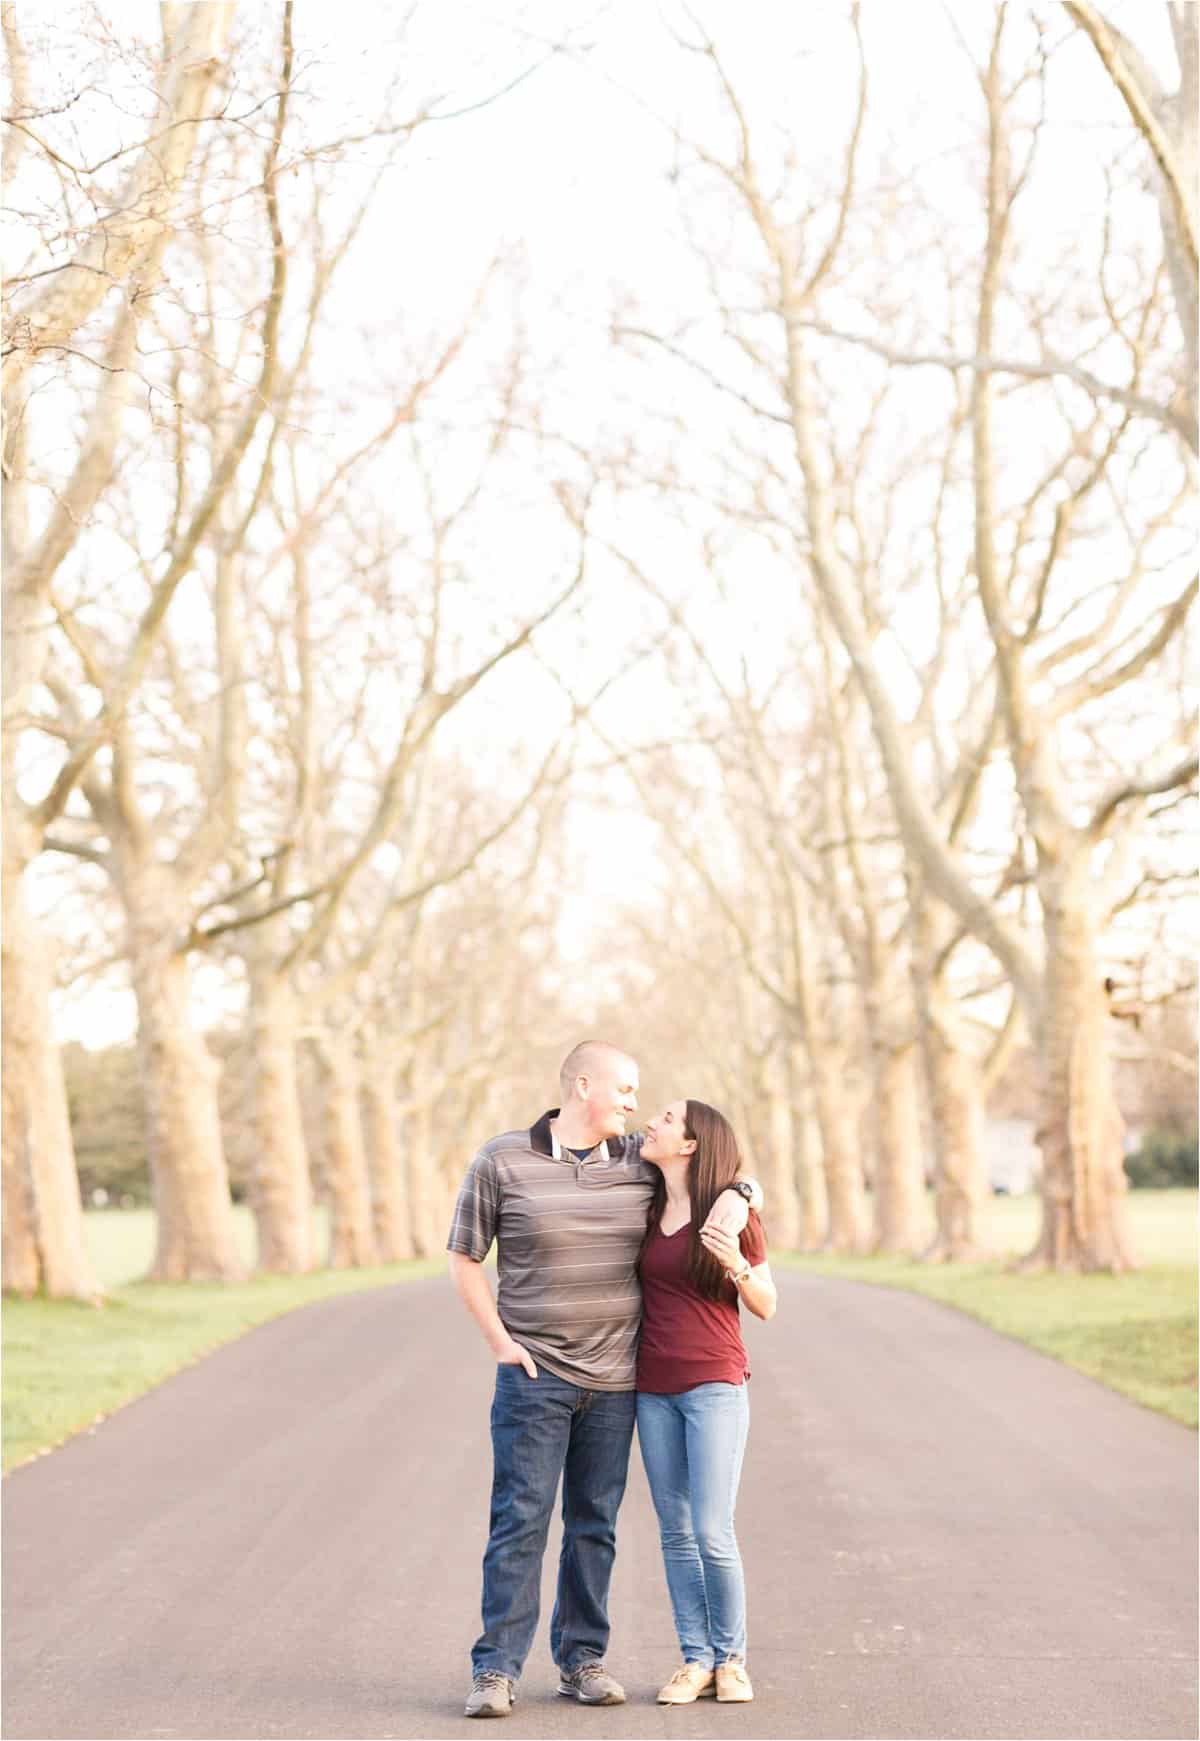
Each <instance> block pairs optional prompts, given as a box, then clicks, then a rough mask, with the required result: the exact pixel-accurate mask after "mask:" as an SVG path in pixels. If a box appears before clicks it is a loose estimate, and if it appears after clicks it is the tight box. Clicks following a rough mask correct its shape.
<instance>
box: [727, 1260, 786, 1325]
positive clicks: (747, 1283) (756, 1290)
mask: <svg viewBox="0 0 1200 1741" xmlns="http://www.w3.org/2000/svg"><path fill="white" fill-rule="evenodd" d="M739 1275H740V1276H741V1278H742V1279H741V1280H739V1279H738V1277H739ZM730 1280H731V1281H732V1282H733V1284H734V1286H735V1287H736V1288H737V1291H738V1298H739V1299H740V1300H741V1302H742V1304H743V1305H744V1306H745V1308H746V1310H747V1311H748V1312H753V1313H754V1316H755V1317H756V1318H761V1319H762V1320H763V1321H764V1323H765V1322H766V1321H767V1320H768V1319H770V1318H773V1317H774V1316H775V1308H776V1306H777V1305H778V1304H779V1295H778V1294H777V1293H776V1291H775V1283H774V1282H773V1281H772V1280H771V1266H770V1264H769V1263H758V1264H755V1265H754V1267H753V1269H751V1267H750V1265H749V1264H748V1263H747V1262H746V1261H745V1259H744V1258H743V1260H742V1268H741V1270H740V1271H736V1270H735V1271H734V1274H733V1275H732V1276H731V1277H730Z"/></svg>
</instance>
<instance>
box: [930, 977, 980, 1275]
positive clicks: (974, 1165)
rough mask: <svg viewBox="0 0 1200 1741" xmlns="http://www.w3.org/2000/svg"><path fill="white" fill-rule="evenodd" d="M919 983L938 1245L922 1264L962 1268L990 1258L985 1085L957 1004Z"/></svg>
mask: <svg viewBox="0 0 1200 1741" xmlns="http://www.w3.org/2000/svg"><path fill="white" fill-rule="evenodd" d="M918 949H919V944H918ZM916 953H917V951H916V950H914V963H916ZM914 976H915V990H916V998H917V1014H918V1018H919V1020H920V1024H921V1053H922V1057H923V1059H924V1064H925V1080H926V1083H927V1086H928V1092H929V1113H930V1123H931V1125H932V1130H933V1156H934V1209H935V1214H936V1230H935V1232H934V1236H933V1243H932V1245H930V1246H929V1247H928V1249H927V1250H926V1251H925V1252H924V1253H923V1256H924V1257H925V1259H926V1261H927V1262H929V1263H942V1262H946V1261H959V1260H962V1259H966V1258H972V1257H979V1256H981V1255H983V1253H982V1248H981V1246H980V1243H979V1215H980V1211H981V1210H982V1208H983V1205H984V1203H985V1202H986V1201H987V1196H988V1178H987V1163H986V1160H985V1158H984V1153H983V1082H982V1079H981V1076H980V1071H979V1066H978V1064H977V1063H976V1061H975V1059H974V1058H973V1057H972V1055H971V1053H970V1052H969V1051H968V1049H967V1047H966V1045H965V1043H964V1041H963V1039H962V1037H961V1035H960V1033H959V1027H960V1023H959V1018H958V1011H957V1008H956V1006H955V1003H954V999H953V998H952V997H951V995H950V994H949V992H948V991H947V990H946V987H945V986H944V985H943V984H942V983H941V981H940V980H937V979H932V978H931V977H930V976H929V974H928V973H927V972H925V971H924V966H923V965H921V966H917V965H914Z"/></svg>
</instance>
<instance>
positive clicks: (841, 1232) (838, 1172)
mask: <svg viewBox="0 0 1200 1741" xmlns="http://www.w3.org/2000/svg"><path fill="white" fill-rule="evenodd" d="M842 1063H843V1061H842V1060H840V1059H839V1058H837V1057H835V1056H834V1055H833V1054H832V1053H830V1052H828V1051H814V1050H810V1051H809V1067H810V1072H811V1080H812V1095H813V1107H814V1110H815V1112H816V1118H817V1128H818V1129H819V1131H820V1133H821V1162H822V1166H823V1167H824V1171H825V1195H826V1197H827V1199H828V1202H829V1227H828V1232H827V1234H826V1239H825V1247H826V1250H828V1251H835V1252H838V1253H839V1254H840V1255H842V1256H858V1255H861V1254H862V1253H864V1252H867V1251H869V1250H870V1249H871V1232H870V1226H869V1223H868V1218H867V1199H866V1190H865V1187H864V1184H863V1168H862V1157H861V1156H860V1154H859V1143H858V1132H857V1129H856V1123H857V1121H856V1115H855V1108H854V1107H853V1105H852V1104H851V1103H850V1101H849V1099H848V1097H847V1094H846V1084H845V1078H844V1071H843V1068H842Z"/></svg>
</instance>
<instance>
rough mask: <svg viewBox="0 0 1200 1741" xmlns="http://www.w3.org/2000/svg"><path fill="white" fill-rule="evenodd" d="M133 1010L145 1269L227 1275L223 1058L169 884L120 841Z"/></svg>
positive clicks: (155, 1273)
mask: <svg viewBox="0 0 1200 1741" xmlns="http://www.w3.org/2000/svg"><path fill="white" fill-rule="evenodd" d="M114 868H115V872H116V874H115V878H114V880H115V884H116V887H117V890H118V892H119V894H120V896H121V900H122V903H123V905H124V908H125V919H126V937H127V946H128V951H129V959H130V968H131V974H132V980H133V990H134V995H135V997H136V999H137V1011H138V1054H139V1057H140V1060H141V1070H142V1084H143V1089H144V1094H145V1105H146V1135H147V1149H148V1153H149V1159H150V1177H151V1183H152V1185H153V1189H154V1206H155V1209H156V1210H157V1212H158V1244H157V1250H156V1252H155V1258H154V1265H153V1268H152V1270H151V1272H150V1274H151V1279H152V1280H154V1281H164V1282H183V1281H233V1280H236V1279H238V1278H239V1277H240V1276H241V1275H242V1274H243V1273H244V1265H243V1264H242V1261H241V1258H240V1256H239V1254H238V1249H237V1242H236V1238H235V1233H234V1221H233V1203H232V1199H231V1197H230V1194H229V1174H228V1171H227V1169H226V1166H225V1152H224V1148H223V1145H222V1141H221V1122H220V1112H219V1106H218V1098H217V1079H218V1076H219V1074H220V1066H219V1064H218V1063H217V1060H216V1059H215V1058H214V1057H213V1055H212V1053H211V1052H210V1051H209V1049H208V1047H207V1046H206V1045H205V1043H204V1038H203V1035H201V1034H199V1033H198V1032H197V1031H196V1029H195V1027H194V1026H193V1022H192V1011H191V987H190V974H189V968H188V963H187V959H186V957H185V956H183V955H182V954H180V953H179V951H178V950H177V949H176V947H175V940H174V937H173V924H172V910H173V902H172V898H171V897H172V892H173V891H172V886H171V882H170V880H169V879H166V878H160V877H159V876H158V874H157V867H156V866H154V865H153V864H152V863H150V864H148V863H147V862H146V854H145V852H144V851H141V850H139V849H138V848H136V847H134V846H132V845H131V843H130V842H128V841H126V842H124V843H122V848H121V852H120V857H119V859H118V861H117V862H116V864H115V866H114Z"/></svg>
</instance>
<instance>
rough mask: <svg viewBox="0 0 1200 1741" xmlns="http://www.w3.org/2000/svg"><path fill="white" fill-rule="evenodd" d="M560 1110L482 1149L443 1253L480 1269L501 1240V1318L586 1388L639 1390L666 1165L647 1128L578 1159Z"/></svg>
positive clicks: (556, 1369)
mask: <svg viewBox="0 0 1200 1741" xmlns="http://www.w3.org/2000/svg"><path fill="white" fill-rule="evenodd" d="M557 1115H558V1108H557V1107H555V1108H554V1109H553V1110H552V1111H550V1112H547V1113H544V1114H543V1115H542V1117H541V1118H540V1119H539V1120H538V1122H537V1123H536V1124H535V1125H534V1126H533V1127H532V1129H530V1130H510V1131H506V1132H505V1133H504V1135H503V1136H497V1137H493V1138H492V1140H491V1141H490V1142H487V1143H484V1145H483V1147H482V1148H481V1149H480V1151H479V1153H478V1154H477V1155H476V1156H475V1159H474V1160H473V1161H472V1162H471V1165H470V1167H469V1168H468V1169H467V1176H466V1178H465V1179H464V1180H463V1184H462V1189H461V1190H460V1191H459V1194H458V1201H457V1203H456V1204H455V1207H454V1220H453V1221H452V1223H451V1225H450V1237H449V1239H448V1240H447V1241H446V1249H447V1250H448V1251H457V1252H461V1253H462V1254H463V1256H465V1257H470V1258H474V1259H475V1261H476V1262H477V1263H482V1261H483V1259H484V1258H485V1257H486V1256H487V1254H488V1252H489V1251H490V1250H491V1246H492V1241H493V1240H495V1242H496V1259H497V1266H498V1269H499V1275H500V1289H499V1297H498V1299H497V1302H496V1304H497V1308H498V1310H499V1313H500V1321H501V1323H502V1324H503V1325H504V1328H505V1329H506V1330H507V1331H508V1333H509V1335H510V1336H511V1337H513V1339H514V1341H517V1342H519V1343H520V1344H521V1346H522V1347H523V1348H528V1350H529V1352H530V1353H531V1354H532V1355H533V1358H534V1361H535V1363H536V1364H537V1365H538V1366H539V1367H540V1366H545V1367H546V1368H547V1369H548V1371H550V1372H553V1373H555V1374H557V1376H558V1377H559V1378H565V1379H567V1380H568V1381H569V1382H570V1383H571V1384H578V1385H581V1386H582V1387H583V1388H584V1389H585V1390H632V1389H633V1388H634V1383H635V1379H636V1375H637V1339H638V1330H639V1328H640V1327H641V1321H642V1290H641V1287H640V1285H639V1283H638V1278H637V1269H636V1264H637V1254H638V1251H639V1249H640V1247H641V1243H642V1236H643V1234H644V1233H645V1231H646V1211H647V1209H648V1208H649V1204H650V1195H651V1192H652V1191H653V1189H654V1181H655V1178H656V1177H657V1170H656V1169H655V1168H654V1167H652V1166H651V1165H650V1163H649V1162H648V1161H643V1160H642V1158H641V1147H642V1138H641V1133H640V1132H638V1133H637V1135H635V1136H631V1137H611V1138H610V1139H609V1140H608V1142H607V1143H600V1144H599V1145H598V1146H597V1147H596V1148H595V1149H593V1151H592V1153H591V1154H590V1155H588V1157H587V1158H586V1160H582V1161H581V1160H579V1159H578V1157H577V1156H575V1155H573V1154H572V1153H571V1152H570V1151H569V1150H566V1151H563V1150H562V1149H560V1148H559V1145H558V1143H557V1141H556V1140H555V1138H554V1136H553V1133H552V1132H551V1130H550V1120H551V1119H552V1118H555V1117H557Z"/></svg>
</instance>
